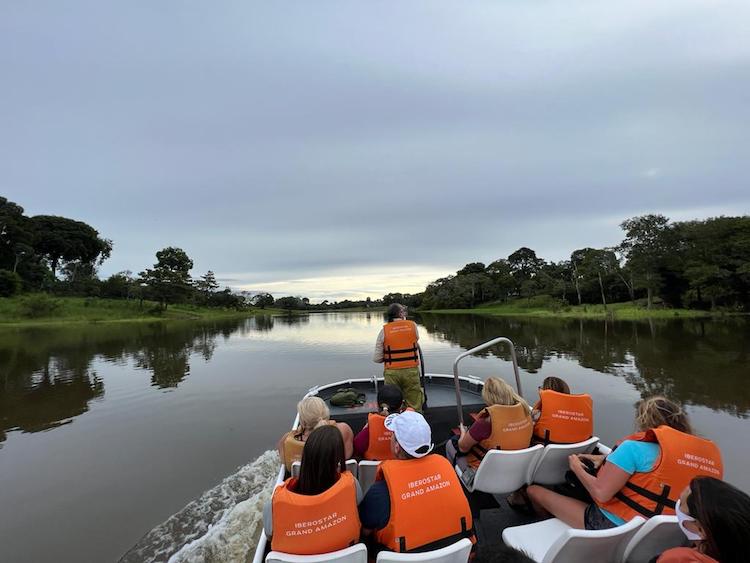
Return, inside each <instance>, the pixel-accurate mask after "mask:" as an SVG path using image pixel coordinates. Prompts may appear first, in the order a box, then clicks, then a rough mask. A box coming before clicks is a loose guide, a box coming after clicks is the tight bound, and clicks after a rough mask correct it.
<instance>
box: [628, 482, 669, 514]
mask: <svg viewBox="0 0 750 563" xmlns="http://www.w3.org/2000/svg"><path fill="white" fill-rule="evenodd" d="M625 486H626V487H627V488H628V489H630V490H631V491H633V492H635V493H637V494H639V495H640V496H642V497H644V498H646V499H648V500H650V501H652V502H655V503H656V506H655V507H654V509H653V510H649V509H648V508H646V507H645V506H643V505H642V504H640V503H639V502H638V501H636V500H633V499H632V498H629V497H626V496H625V495H624V494H623V493H622V492H618V493H617V494H616V495H615V498H616V499H617V500H619V501H620V502H622V503H623V504H625V505H627V506H628V507H630V508H631V509H633V510H635V511H636V512H638V513H639V514H642V515H643V516H645V517H646V518H651V517H653V516H658V515H659V514H661V513H662V512H664V507H665V506H666V507H669V508H671V509H674V508H675V506H676V503H675V501H673V500H671V499H670V498H669V492H670V491H671V489H672V487H671V486H670V485H662V489H661V494H657V493H654V492H653V491H649V490H648V489H646V488H644V487H641V486H640V485H635V484H634V483H630V482H628V483H625Z"/></svg>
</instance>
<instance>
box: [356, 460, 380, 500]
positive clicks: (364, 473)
mask: <svg viewBox="0 0 750 563" xmlns="http://www.w3.org/2000/svg"><path fill="white" fill-rule="evenodd" d="M378 465H380V462H379V461H370V460H367V459H364V460H362V461H360V462H359V486H360V487H362V494H363V495H366V494H367V489H369V488H370V487H371V486H372V484H373V483H374V482H375V475H376V474H377V472H378Z"/></svg>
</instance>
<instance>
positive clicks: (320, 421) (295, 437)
mask: <svg viewBox="0 0 750 563" xmlns="http://www.w3.org/2000/svg"><path fill="white" fill-rule="evenodd" d="M297 414H298V417H299V425H298V426H297V428H296V429H295V430H290V431H289V432H287V433H286V434H284V435H283V436H282V437H281V439H280V440H279V444H278V446H277V449H278V451H279V457H280V458H281V462H282V463H283V464H284V466H285V467H286V470H287V471H291V470H292V463H294V462H295V461H299V460H300V459H301V458H302V449H303V447H304V445H305V441H306V440H307V438H308V436H310V433H311V432H312V431H313V430H315V429H316V428H319V427H321V426H326V425H331V426H335V427H337V428H338V429H339V432H341V437H342V439H343V440H344V455H345V456H346V459H349V458H350V457H351V456H352V453H353V452H354V447H353V445H352V442H353V440H354V432H353V431H352V429H351V426H349V425H348V424H346V423H345V422H336V421H335V420H331V419H330V417H331V413H330V411H329V410H328V405H326V403H325V401H324V400H323V399H321V398H320V397H314V396H313V397H305V398H304V399H302V400H301V401H300V402H299V403H297Z"/></svg>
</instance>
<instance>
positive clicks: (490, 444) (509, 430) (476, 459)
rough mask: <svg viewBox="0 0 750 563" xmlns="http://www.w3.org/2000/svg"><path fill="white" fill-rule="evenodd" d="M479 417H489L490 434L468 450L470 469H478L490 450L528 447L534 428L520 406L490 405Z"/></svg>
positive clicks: (524, 410) (529, 417)
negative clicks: (490, 424)
mask: <svg viewBox="0 0 750 563" xmlns="http://www.w3.org/2000/svg"><path fill="white" fill-rule="evenodd" d="M479 416H480V417H485V416H489V417H490V422H491V423H492V433H491V434H490V436H489V437H488V438H487V439H485V440H482V441H481V442H479V443H477V444H475V445H474V446H473V447H472V448H471V450H469V452H468V454H467V461H468V463H469V465H470V466H471V467H474V468H477V467H479V464H480V463H481V462H482V459H483V458H484V456H485V455H486V454H487V452H488V451H490V450H522V449H524V448H528V447H529V443H530V442H531V434H532V432H533V430H534V428H533V426H532V423H531V416H529V414H528V413H527V412H526V409H525V408H524V406H523V405H522V404H520V403H518V404H515V405H492V406H489V407H486V408H485V409H483V410H482V412H480V413H479Z"/></svg>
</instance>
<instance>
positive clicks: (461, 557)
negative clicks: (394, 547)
mask: <svg viewBox="0 0 750 563" xmlns="http://www.w3.org/2000/svg"><path fill="white" fill-rule="evenodd" d="M469 553H471V541H470V540H468V539H466V538H463V539H461V540H458V541H457V542H456V543H453V544H451V545H449V546H447V547H443V548H442V549H436V550H434V551H425V552H423V553H396V552H394V551H381V552H380V553H378V559H377V562H376V563H397V562H401V561H410V562H417V561H429V562H430V563H466V562H467V561H468V560H469Z"/></svg>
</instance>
